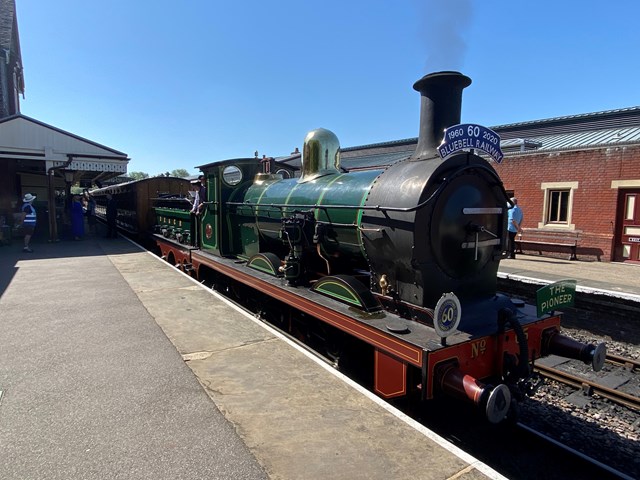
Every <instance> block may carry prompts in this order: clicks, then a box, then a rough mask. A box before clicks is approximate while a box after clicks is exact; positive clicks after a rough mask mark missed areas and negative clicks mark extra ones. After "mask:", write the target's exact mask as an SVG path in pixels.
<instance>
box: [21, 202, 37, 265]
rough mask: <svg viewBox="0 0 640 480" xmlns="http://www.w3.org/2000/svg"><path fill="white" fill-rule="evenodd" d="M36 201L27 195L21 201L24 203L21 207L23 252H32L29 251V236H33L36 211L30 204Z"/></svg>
mask: <svg viewBox="0 0 640 480" xmlns="http://www.w3.org/2000/svg"><path fill="white" fill-rule="evenodd" d="M35 199H36V196H35V195H31V194H30V193H27V194H26V195H25V196H24V198H23V199H22V201H23V202H24V203H23V205H22V210H21V212H22V228H23V230H24V248H23V249H22V251H23V252H29V253H31V252H33V250H31V236H32V235H33V231H34V230H35V228H36V209H35V208H34V207H33V205H32V203H33V201H34V200H35Z"/></svg>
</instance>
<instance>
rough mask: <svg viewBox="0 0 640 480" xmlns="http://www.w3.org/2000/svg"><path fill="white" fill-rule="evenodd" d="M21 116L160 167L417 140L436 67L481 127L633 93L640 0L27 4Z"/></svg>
mask: <svg viewBox="0 0 640 480" xmlns="http://www.w3.org/2000/svg"><path fill="white" fill-rule="evenodd" d="M16 7H17V15H18V29H19V33H20V43H21V50H22V59H23V63H24V68H25V71H24V73H25V82H26V92H25V99H24V100H22V113H23V114H25V115H28V116H30V117H34V118H36V119H38V120H40V121H42V122H45V123H48V124H51V125H54V126H56V127H58V128H61V129H63V130H67V131H69V132H72V133H74V134H76V135H80V136H82V137H85V138H88V139H90V140H93V141H95V142H98V143H101V144H103V145H106V146H109V147H111V148H114V149H116V150H120V151H122V152H125V153H127V154H128V155H129V156H130V158H131V161H130V163H129V168H128V169H129V171H143V172H147V173H149V174H151V175H154V174H156V173H160V172H164V171H170V170H173V169H176V168H185V169H187V170H188V171H189V172H191V173H195V172H196V171H197V169H196V168H195V167H196V166H197V165H202V164H206V163H209V162H212V161H215V160H221V159H226V158H236V157H245V156H253V153H254V151H256V150H257V151H258V152H259V153H260V156H262V154H266V155H268V156H281V155H286V154H288V153H290V152H291V151H293V149H294V148H295V147H299V148H301V147H302V142H303V140H304V137H305V135H306V133H307V132H308V131H309V130H312V129H314V128H318V127H323V128H327V129H329V130H331V131H333V132H334V133H335V134H336V135H337V136H338V138H339V139H340V143H341V145H342V146H343V147H349V146H355V145H362V144H367V143H377V142H384V141H389V140H398V139H403V138H411V137H415V136H417V133H418V118H419V104H420V100H419V94H418V93H417V92H415V91H414V90H413V88H412V85H413V83H414V82H415V81H416V80H418V79H419V78H421V77H422V76H423V75H425V74H426V73H429V72H432V71H439V70H457V71H461V72H462V73H464V74H466V75H468V76H470V77H471V78H472V80H473V83H472V85H471V86H470V87H468V88H467V89H466V90H465V91H464V97H463V108H462V121H463V122H469V123H479V124H483V125H486V126H495V125H502V124H506V123H513V122H522V121H529V120H537V119H543V118H550V117H556V116H564V115H573V114H579V113H588V112H596V111H602V110H609V109H616V108H625V107H631V106H638V105H640V98H639V93H640V78H639V76H640V67H639V62H640V60H639V57H638V50H639V48H640V33H639V32H640V27H639V26H638V19H639V18H640V2H638V0H620V1H614V2H592V1H584V0H583V1H577V0H555V1H548V0H538V1H535V2H528V1H518V0H483V1H480V0H476V1H473V0H437V1H436V0H423V1H418V0H405V1H402V0H399V1H390V0H366V1H364V0H323V1H322V2H310V1H305V0H297V1H293V0H282V1H277V0H273V1H268V0H260V1H258V0H244V1H243V0H237V1H225V2H221V1H217V0H179V1H176V0H173V1H167V0H153V1H151V0H108V1H87V0H56V1H43V0H16Z"/></svg>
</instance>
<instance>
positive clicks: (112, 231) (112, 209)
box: [106, 193, 118, 238]
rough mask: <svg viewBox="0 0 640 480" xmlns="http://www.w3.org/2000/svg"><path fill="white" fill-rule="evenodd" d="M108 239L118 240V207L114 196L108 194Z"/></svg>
mask: <svg viewBox="0 0 640 480" xmlns="http://www.w3.org/2000/svg"><path fill="white" fill-rule="evenodd" d="M106 217H107V238H118V231H117V230H116V219H117V218H118V205H117V204H116V199H115V198H113V195H111V194H110V193H107V211H106Z"/></svg>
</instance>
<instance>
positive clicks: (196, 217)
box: [191, 175, 207, 247]
mask: <svg viewBox="0 0 640 480" xmlns="http://www.w3.org/2000/svg"><path fill="white" fill-rule="evenodd" d="M204 183H205V178H204V175H200V176H199V177H198V179H197V180H193V181H192V182H191V184H192V186H193V187H194V188H195V189H196V194H195V198H194V199H193V207H192V208H191V225H192V226H195V229H194V231H193V234H192V240H191V244H192V245H193V246H194V247H200V240H201V237H202V218H201V214H202V210H203V208H204V204H205V203H204V202H206V201H207V187H205V185H204Z"/></svg>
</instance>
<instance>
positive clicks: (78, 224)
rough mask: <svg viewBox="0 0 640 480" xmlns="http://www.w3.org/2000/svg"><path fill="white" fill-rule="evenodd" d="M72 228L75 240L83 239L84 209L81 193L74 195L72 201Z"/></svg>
mask: <svg viewBox="0 0 640 480" xmlns="http://www.w3.org/2000/svg"><path fill="white" fill-rule="evenodd" d="M71 230H72V232H73V239H74V240H82V237H84V210H83V209H82V201H81V199H80V195H74V196H73V200H72V202H71Z"/></svg>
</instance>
